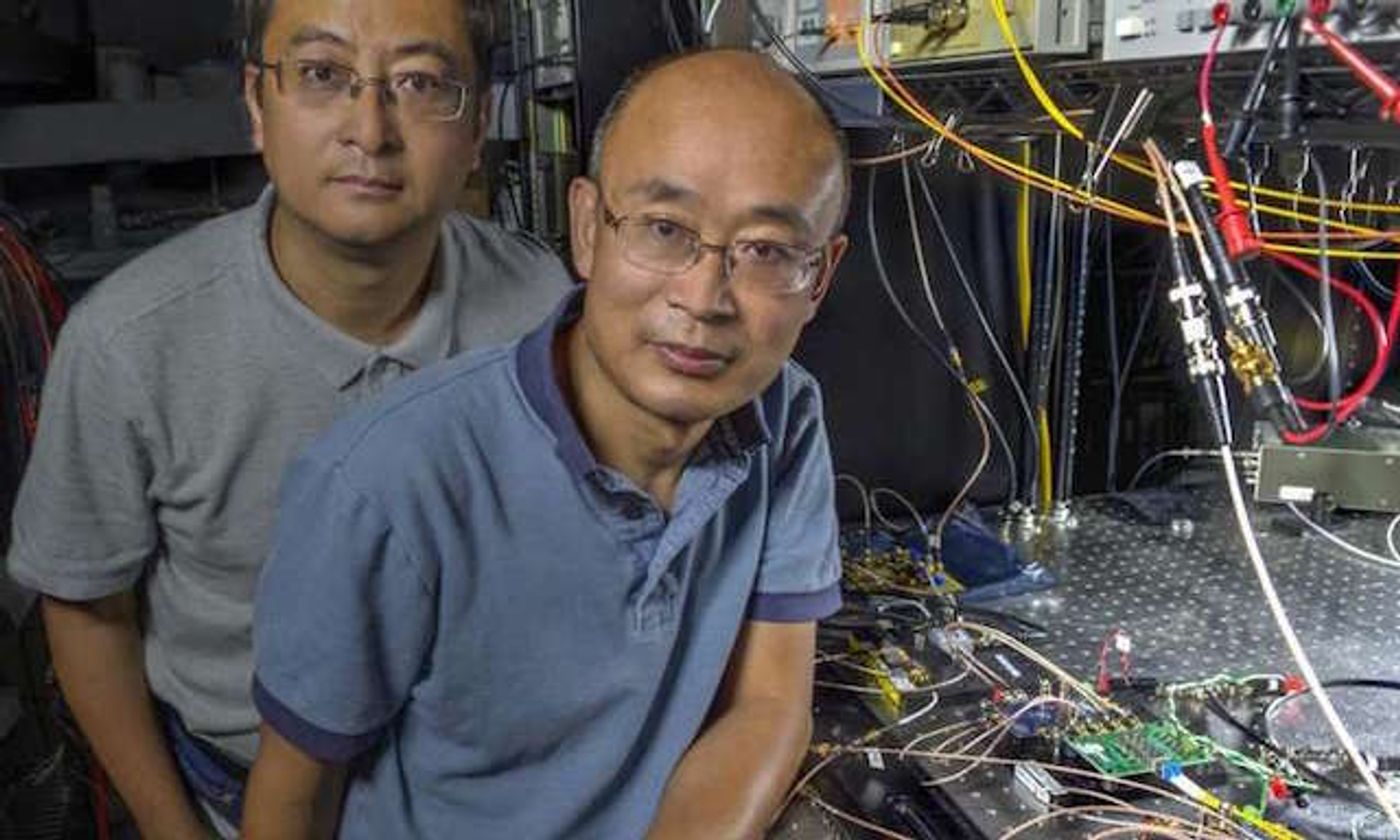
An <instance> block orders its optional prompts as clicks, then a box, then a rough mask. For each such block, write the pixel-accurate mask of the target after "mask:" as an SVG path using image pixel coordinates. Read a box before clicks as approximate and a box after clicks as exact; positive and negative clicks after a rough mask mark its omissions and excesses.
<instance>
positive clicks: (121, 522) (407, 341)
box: [9, 190, 569, 761]
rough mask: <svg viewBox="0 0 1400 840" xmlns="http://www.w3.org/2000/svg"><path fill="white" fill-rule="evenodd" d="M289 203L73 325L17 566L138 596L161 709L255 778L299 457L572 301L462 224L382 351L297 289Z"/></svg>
mask: <svg viewBox="0 0 1400 840" xmlns="http://www.w3.org/2000/svg"><path fill="white" fill-rule="evenodd" d="M273 200H274V196H273V194H272V192H271V191H270V190H269V191H268V192H267V193H265V194H264V195H263V196H262V198H261V199H260V200H259V201H258V203H257V204H256V205H254V206H253V207H250V208H248V209H245V210H242V211H239V212H235V213H232V214H230V215H227V216H224V217H222V218H220V219H216V220H214V221H212V222H209V223H207V224H205V225H203V226H201V227H199V228H197V229H195V230H194V231H191V232H189V233H187V234H185V235H182V236H180V237H178V238H176V239H174V240H172V241H170V242H168V243H166V244H163V245H161V246H159V247H157V248H156V249H154V250H152V251H151V252H149V253H147V254H145V255H144V256H142V257H140V258H138V259H136V260H135V261H133V262H132V263H130V264H129V265H127V266H125V267H123V268H122V269H120V270H119V271H117V272H116V273H114V274H113V275H112V276H111V277H110V278H108V279H107V280H105V281H104V282H103V283H102V284H101V285H99V286H98V287H97V288H96V289H95V290H93V292H92V293H91V294H89V295H88V297H87V298H85V299H84V300H83V301H82V302H81V303H80V305H79V306H78V307H76V309H75V310H74V312H73V314H72V317H71V318H70V319H69V321H68V323H67V324H66V325H65V326H64V328H63V331H62V334H61V335H60V338H59V342H58V347H57V349H56V351H55V354H54V358H53V362H52V365H51V367H50V369H49V375H48V380H47V382H46V384H45V388H44V394H43V411H42V417H41V419H40V426H39V434H38V438H37V441H36V444H35V449H34V453H33V457H32V459H31V460H30V462H29V466H28V470H27V472H26V474H25V477H24V481H23V483H22V485H21V488H20V493H19V498H18V500H17V503H16V506H15V512H14V532H13V543H12V546H11V549H10V553H9V570H10V573H11V575H13V577H14V578H15V579H16V580H17V581H18V582H19V583H21V584H23V585H25V586H28V587H30V588H33V589H36V590H39V591H41V592H44V593H47V594H49V595H52V596H54V597H58V598H63V599H69V600H77V601H82V600H91V599H95V598H100V597H102V596H105V595H110V594H113V593H116V592H120V591H123V590H127V589H131V588H132V587H138V591H139V592H140V593H141V594H142V596H143V597H142V606H143V621H144V623H145V657H146V671H147V677H148V680H149V682H150V685H151V689H152V691H153V692H154V693H155V695H156V696H157V697H159V698H160V699H162V700H164V701H165V702H167V703H169V704H171V705H172V706H174V707H175V708H176V709H177V710H178V711H179V713H180V715H181V717H182V718H183V719H184V721H185V723H186V725H187V726H188V727H189V729H190V730H191V731H192V732H194V733H195V734H198V735H202V736H204V737H206V738H208V739H209V740H211V741H212V742H214V743H215V744H217V745H218V746H220V747H221V748H223V749H225V750H226V751H228V752H229V753H230V754H232V755H234V756H237V757H241V758H242V759H244V760H245V761H251V760H252V758H253V756H254V753H255V750H256V744H257V741H256V729H257V725H258V720H259V719H258V714H257V711H256V709H255V708H254V707H253V703H252V700H251V697H250V693H249V689H250V686H251V675H252V632H251V629H252V618H253V612H252V610H253V607H252V601H253V593H254V588H255V583H256V579H257V575H258V571H259V569H260V568H261V567H262V563H263V560H264V558H265V557H266V555H267V550H268V545H269V541H270V536H271V531H272V526H273V520H274V508H275V500H276V488H277V483H278V479H279V477H280V476H281V474H282V470H283V467H284V466H285V464H286V463H287V461H288V460H289V458H290V457H291V456H292V455H293V454H294V453H295V452H296V451H298V450H299V449H300V448H301V447H302V445H303V444H305V443H306V442H308V441H309V440H311V439H312V438H313V437H315V436H316V435H317V434H318V433H319V432H321V431H322V430H324V429H325V428H326V427H327V426H329V425H330V424H331V421H332V420H333V419H334V418H336V417H337V416H339V415H341V414H342V413H344V412H345V410H346V409H347V408H349V407H350V406H352V405H355V404H357V403H361V402H364V401H365V400H366V399H367V398H369V397H372V396H374V395H375V394H376V393H377V392H378V391H379V390H380V389H381V388H382V387H383V385H384V384H385V383H386V382H387V381H389V380H392V379H395V378H397V377H399V376H401V375H403V374H404V373H405V372H408V371H412V370H414V369H416V368H419V367H421V366H423V365H426V364H428V363H431V362H434V361H437V360H440V359H443V358H445V357H447V356H449V355H452V354H454V353H457V352H459V351H461V350H465V349H468V348H471V347H477V346H481V345H486V344H495V343H499V342H502V341H506V340H509V339H511V338H514V337H516V336H518V335H520V334H521V333H523V332H524V331H525V330H526V329H528V328H529V327H530V326H532V325H534V324H535V323H538V321H539V320H540V319H541V318H542V317H544V316H545V315H546V314H547V313H548V312H549V311H550V310H551V309H552V308H553V306H554V304H555V302H556V301H557V300H558V299H559V297H560V295H561V294H562V292H563V290H564V289H565V288H567V287H568V285H569V279H568V275H567V273H566V272H565V270H564V268H563V266H562V264H560V263H559V261H558V260H557V259H556V258H555V257H554V256H553V255H552V254H550V253H549V252H548V251H547V250H546V249H545V248H543V247H541V246H540V245H538V244H536V243H534V242H533V241H530V240H527V239H525V238H522V237H519V236H516V235H513V234H510V233H507V232H506V231H504V230H502V229H501V228H499V227H496V226H494V225H491V224H488V223H484V222H480V221H477V220H473V219H470V218H468V217H465V216H459V215H454V216H452V217H450V218H449V219H448V220H447V221H445V222H444V224H443V228H442V236H441V238H440V240H439V247H438V252H437V258H436V265H435V275H434V278H435V279H434V282H433V286H432V288H431V289H430V291H429V293H428V295H427V299H426V300H425V302H424V304H423V309H422V311H421V312H420V313H419V315H418V317H417V319H416V321H415V322H414V323H413V325H412V326H411V327H410V328H409V330H408V332H407V333H406V334H405V335H404V336H403V337H402V338H401V339H400V340H399V341H397V342H396V343H395V344H393V345H392V346H389V347H373V346H370V345H368V344H365V343H363V342H360V341H358V340H356V339H354V338H351V337H349V336H347V335H345V334H343V333H341V332H339V331H337V330H336V329H334V328H333V327H331V326H329V325H328V324H326V323H325V322H323V321H322V320H320V319H319V318H318V317H317V316H316V315H315V314H313V313H312V312H311V311H310V310H309V309H307V308H306V307H305V306H304V305H303V304H302V303H301V302H300V301H299V300H297V298H296V297H295V296H294V295H293V294H292V293H291V292H290V291H289V290H288V289H287V287H286V286H285V285H284V284H283V283H282V282H281V281H280V280H279V278H278V277H277V275H276V273H275V271H274V269H273V265H272V261H271V257H270V255H269V251H268V247H267V229H268V222H269V218H270V213H271V208H272V206H273Z"/></svg>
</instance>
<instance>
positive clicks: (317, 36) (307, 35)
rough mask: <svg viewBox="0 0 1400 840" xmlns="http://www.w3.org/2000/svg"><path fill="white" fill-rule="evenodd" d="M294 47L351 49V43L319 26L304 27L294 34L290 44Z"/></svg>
mask: <svg viewBox="0 0 1400 840" xmlns="http://www.w3.org/2000/svg"><path fill="white" fill-rule="evenodd" d="M288 43H289V44H290V45H291V46H293V47H301V46H305V45H306V44H333V45H335V46H337V47H349V46H350V42H349V41H347V40H345V39H344V38H342V37H340V36H339V35H337V34H335V33H334V32H332V31H330V30H329V29H322V28H321V27H319V26H303V27H302V28H300V29H298V30H297V31H296V32H293V33H292V37H291V40H290V41H289V42H288Z"/></svg>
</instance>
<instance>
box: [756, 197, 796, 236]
mask: <svg viewBox="0 0 1400 840" xmlns="http://www.w3.org/2000/svg"><path fill="white" fill-rule="evenodd" d="M746 215H748V216H749V217H750V218H752V219H756V220H761V221H765V222H776V223H778V224H780V225H784V226H786V227H790V228H792V229H793V230H795V231H797V232H798V233H799V234H801V235H802V236H810V235H811V233H812V224H811V222H809V221H807V217H806V216H803V215H802V213H801V212H800V211H799V210H798V209H797V208H796V207H794V206H793V205H791V204H760V205H758V206H757V207H753V208H751V209H750V210H749V211H748V213H747V214H746Z"/></svg>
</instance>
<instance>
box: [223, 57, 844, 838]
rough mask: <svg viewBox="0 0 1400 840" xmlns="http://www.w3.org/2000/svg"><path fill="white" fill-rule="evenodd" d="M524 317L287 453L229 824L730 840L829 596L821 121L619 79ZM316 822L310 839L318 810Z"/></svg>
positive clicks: (753, 77) (717, 73) (765, 784)
mask: <svg viewBox="0 0 1400 840" xmlns="http://www.w3.org/2000/svg"><path fill="white" fill-rule="evenodd" d="M597 145H598V146H599V147H600V149H601V151H600V152H599V159H598V161H597V163H596V165H595V166H594V167H593V170H592V177H590V178H586V179H579V180H577V181H576V182H575V183H574V184H573V185H572V187H571V191H570V211H571V225H572V233H573V254H574V260H575V267H576V268H577V270H578V273H579V274H580V275H581V276H582V277H584V278H585V284H584V287H583V289H582V290H581V291H579V292H576V293H574V294H573V295H571V296H570V297H569V298H568V299H567V300H566V302H565V303H564V305H562V306H561V307H560V309H559V310H558V311H557V312H556V313H555V315H554V317H552V318H550V319H549V320H548V321H547V322H546V323H545V324H544V325H543V326H541V327H540V328H538V329H537V330H536V331H535V332H533V333H531V334H530V335H529V336H527V337H526V338H524V339H523V340H521V341H520V342H517V343H515V344H512V345H508V346H506V347H503V348H498V349H494V350H487V351H482V352H480V353H473V354H470V355H468V356H465V357H463V358H461V359H457V360H453V361H451V362H448V363H447V364H445V365H441V366H438V367H436V368H435V369H434V370H432V371H429V372H425V373H424V374H423V376H422V377H421V378H419V379H417V380H415V381H411V382H406V383H403V386H402V387H397V386H396V387H395V388H394V389H393V391H392V395H386V398H385V399H384V400H383V401H382V402H381V403H379V404H377V405H376V406H374V407H373V408H372V409H370V410H366V411H363V412H358V413H357V414H356V416H354V417H352V418H350V419H348V420H346V421H343V422H341V423H339V424H337V425H336V426H335V427H334V428H333V430H332V431H331V432H330V433H329V434H328V435H326V436H325V437H324V438H322V439H321V440H320V441H318V442H317V443H316V444H314V445H313V446H312V447H310V448H309V449H308V450H307V452H306V453H305V454H304V455H303V456H302V457H300V458H298V459H297V460H296V461H295V462H294V463H293V465H292V466H291V467H290V468H289V471H288V475H287V479H286V481H285V483H284V485H283V491H282V501H281V509H280V511H279V518H278V523H279V524H278V528H277V536H276V538H275V540H274V548H273V553H272V556H271V557H270V559H269V561H268V564H267V567H266V568H265V570H264V573H263V577H262V580H261V582H260V585H259V596H258V603H257V610H256V617H255V620H254V648H255V660H256V667H255V671H256V677H255V679H256V682H255V686H254V698H255V700H256V702H257V704H258V708H259V709H260V710H261V711H262V713H263V717H264V720H265V725H264V729H263V738H262V742H261V745H260V748H259V753H258V760H257V763H256V764H255V765H254V769H253V773H252V776H251V778H250V781H249V789H248V802H247V806H246V809H245V812H244V827H245V829H246V832H247V837H248V838H249V840H262V839H263V838H272V837H307V836H313V835H315V834H316V833H317V832H318V830H319V831H324V830H325V829H327V828H328V827H329V826H330V825H331V824H333V823H334V820H335V819H336V809H335V808H334V807H333V806H330V805H329V804H328V803H330V802H334V801H338V800H337V797H336V796H335V793H336V789H337V787H338V784H339V782H340V780H342V779H343V778H344V777H345V768H347V767H348V768H349V788H348V791H347V792H346V795H345V798H344V812H343V816H342V817H341V818H340V821H339V827H340V828H339V830H340V834H341V836H343V837H366V838H388V837H393V838H409V837H490V838H498V837H509V838H520V840H526V838H555V837H566V838H606V840H618V839H619V838H620V839H621V840H626V839H627V838H640V837H642V836H644V835H649V836H652V837H657V838H660V837H703V838H738V837H745V838H747V837H754V836H756V835H758V834H760V833H761V832H762V831H763V829H764V827H765V826H766V825H767V823H768V821H769V819H770V818H771V817H772V815H773V813H774V811H775V810H776V808H777V807H778V804H779V803H780V801H781V799H782V796H783V793H784V792H785V790H786V788H787V786H788V785H789V784H791V782H792V778H793V775H794V774H795V772H796V769H797V767H798V765H799V762H800V760H801V758H802V756H803V754H804V752H805V749H806V746H807V742H808V738H809V735H810V726H811V720H810V703H811V679H812V659H813V650H814V645H815V622H816V620H817V619H819V618H822V617H824V616H826V615H829V614H830V613H832V612H834V611H835V610H836V608H837V607H838V606H839V603H840V594H839V588H838V584H839V575H840V564H839V559H838V554H837V542H836V541H837V525H836V518H835V509H834V505H833V479H832V472H831V462H830V456H829V451H828V447H827V440H826V433H825V428H824V425H823V422H822V414H821V400H820V396H819V393H818V390H817V386H816V383H815V382H814V381H813V380H812V378H811V377H810V376H809V375H808V374H806V373H805V372H803V371H802V370H801V369H800V368H798V367H797V366H796V365H794V364H792V363H791V362H789V361H788V357H789V355H790V353H791V351H792V348H793V345H794V344H795V342H796V341H797V338H798V335H799V334H800V332H801V330H802V327H803V325H804V324H805V323H807V321H809V320H810V319H811V318H812V317H813V316H814V315H815V314H816V311H817V307H818V305H819V303H820V302H821V300H822V299H823V297H824V296H825V294H826V292H827V290H828V288H829V286H830V282H831V278H832V273H833V271H834V269H835V266H836V264H837V262H838V261H839V259H840V257H841V255H842V254H843V252H844V250H845V247H846V239H845V237H844V236H842V235H841V234H840V233H839V228H840V223H841V219H842V216H843V214H844V207H845V200H846V199H845V197H846V195H847V193H848V190H849V175H848V169H847V163H846V156H845V147H844V144H843V142H842V139H841V135H840V133H839V131H838V130H837V129H836V127H835V126H834V124H833V123H832V122H831V120H830V118H829V116H828V115H827V114H826V113H825V112H824V111H823V110H822V108H821V106H820V105H819V104H818V103H817V101H816V100H815V99H813V98H812V97H811V95H810V94H809V93H808V92H807V91H806V90H805V89H803V87H802V86H801V85H800V84H799V83H798V82H797V81H795V80H794V79H793V78H792V77H791V76H789V75H788V74H786V73H784V72H783V71H782V70H780V69H778V68H777V67H776V66H775V65H773V64H772V62H771V61H769V60H768V59H766V58H764V57H762V56H759V55H756V54H751V53H744V52H735V51H717V52H708V53H700V54H695V55H690V56H686V57H683V58H679V59H673V60H671V61H669V62H667V63H664V64H662V65H660V66H659V67H657V68H653V69H651V70H650V71H648V72H646V73H644V74H643V75H642V76H641V78H640V80H638V81H635V82H633V83H632V85H631V86H630V87H629V88H628V89H626V90H625V91H624V92H623V94H621V95H620V97H619V99H618V100H617V101H616V102H615V103H614V105H613V108H612V110H611V112H610V114H609V116H608V117H607V119H605V120H604V123H603V127H602V128H601V129H600V138H599V141H598V144H597ZM318 819H319V820H320V824H319V825H318V824H317V820H318Z"/></svg>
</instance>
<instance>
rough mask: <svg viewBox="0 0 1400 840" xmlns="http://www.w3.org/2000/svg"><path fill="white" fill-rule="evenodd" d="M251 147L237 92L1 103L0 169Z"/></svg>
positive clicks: (248, 150)
mask: <svg viewBox="0 0 1400 840" xmlns="http://www.w3.org/2000/svg"><path fill="white" fill-rule="evenodd" d="M254 152H255V149H254V148H253V144H252V140H251V139H250V137H249V129H248V118H247V113H246V111H245V110H244V107H243V103H242V101H241V100H238V99H232V98H230V99H218V100H214V99H210V100H203V99H198V100H197V99H190V100H172V101H168V102H164V101H155V102H81V103H65V104H60V105H28V106H22V107H18V108H0V171H4V170H18V169H37V168H41V167H50V166H80V165H84V164H95V163H119V162H124V161H174V160H189V159H194V158H210V157H234V156H238V155H251V154H253V153H254Z"/></svg>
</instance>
